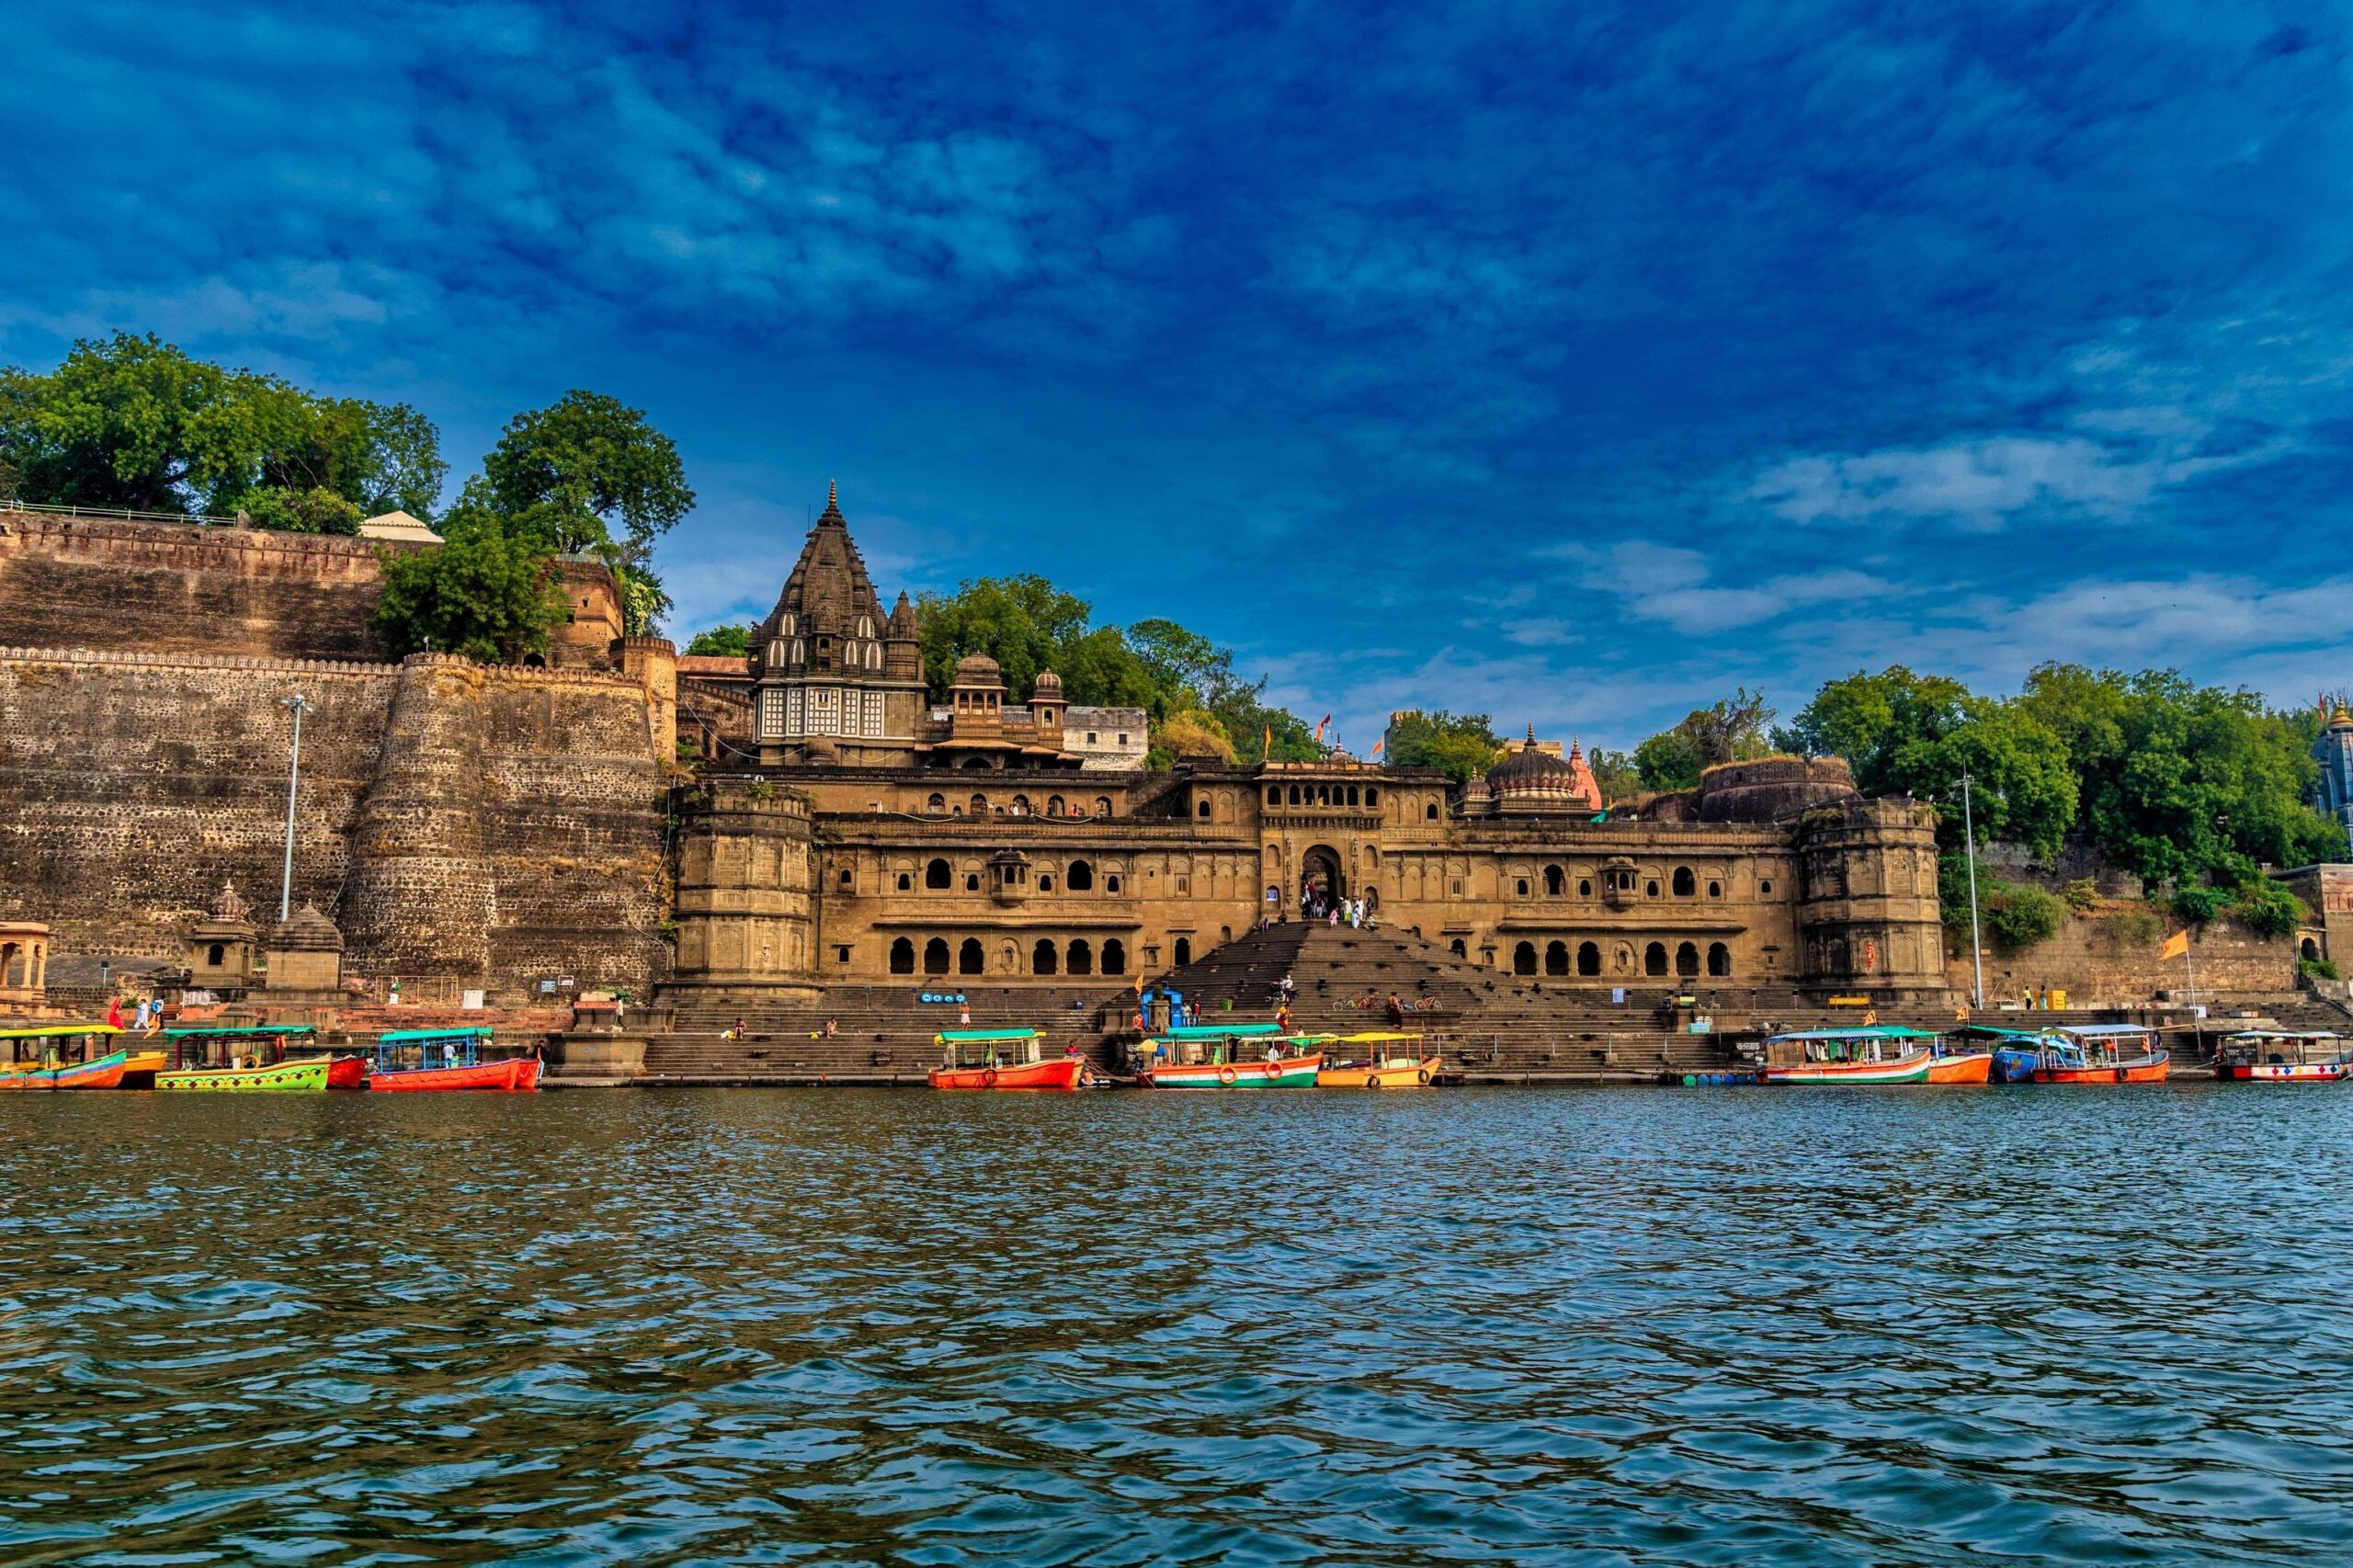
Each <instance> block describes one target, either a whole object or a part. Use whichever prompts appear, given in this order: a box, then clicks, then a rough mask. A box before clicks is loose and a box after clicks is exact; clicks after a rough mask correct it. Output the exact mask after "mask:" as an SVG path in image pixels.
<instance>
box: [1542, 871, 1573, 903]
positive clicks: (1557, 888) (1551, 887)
mask: <svg viewBox="0 0 2353 1568" xmlns="http://www.w3.org/2000/svg"><path fill="white" fill-rule="evenodd" d="M1567 884H1568V879H1567V878H1566V877H1564V876H1563V874H1562V872H1561V868H1560V867H1558V866H1547V867H1545V868H1544V896H1545V897H1546V898H1558V897H1560V896H1561V890H1562V889H1563V887H1565V886H1567Z"/></svg>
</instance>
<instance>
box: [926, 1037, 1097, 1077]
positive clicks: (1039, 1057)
mask: <svg viewBox="0 0 2353 1568" xmlns="http://www.w3.org/2000/svg"><path fill="white" fill-rule="evenodd" d="M1042 1040H1043V1037H1042V1036H1041V1035H1040V1034H1039V1032H1038V1031H1037V1030H1036V1029H943V1030H941V1031H940V1032H939V1033H938V1035H936V1036H934V1037H933V1039H932V1043H933V1044H934V1045H937V1046H938V1047H939V1048H940V1051H941V1053H942V1055H941V1061H940V1064H939V1065H938V1066H937V1067H935V1068H933V1069H932V1070H931V1074H930V1079H931V1086H932V1087H933V1088H935V1089H1075V1088H1077V1087H1078V1085H1079V1084H1080V1081H1081V1080H1082V1079H1083V1078H1084V1077H1085V1076H1086V1057H1084V1056H1080V1055H1076V1054H1072V1055H1066V1056H1058V1057H1053V1058H1051V1059H1050V1058H1048V1057H1047V1056H1046V1055H1045V1048H1044V1045H1043V1043H1042Z"/></svg>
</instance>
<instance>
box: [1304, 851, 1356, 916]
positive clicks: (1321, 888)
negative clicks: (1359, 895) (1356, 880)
mask: <svg viewBox="0 0 2353 1568" xmlns="http://www.w3.org/2000/svg"><path fill="white" fill-rule="evenodd" d="M1299 892H1300V896H1301V898H1302V901H1304V900H1306V899H1310V898H1313V899H1318V900H1321V901H1322V903H1323V904H1324V907H1325V908H1327V909H1328V908H1330V907H1331V905H1332V903H1333V902H1334V901H1335V900H1337V899H1343V898H1346V897H1347V895H1348V887H1347V881H1346V880H1345V879H1344V878H1343V877H1342V876H1341V874H1340V852H1339V851H1338V850H1336V849H1334V848H1331V847H1330V846H1326V845H1322V844H1319V845H1317V846H1315V847H1314V848H1313V849H1311V850H1309V851H1308V852H1307V853H1306V854H1304V855H1302V856H1301V857H1300V858H1299Z"/></svg>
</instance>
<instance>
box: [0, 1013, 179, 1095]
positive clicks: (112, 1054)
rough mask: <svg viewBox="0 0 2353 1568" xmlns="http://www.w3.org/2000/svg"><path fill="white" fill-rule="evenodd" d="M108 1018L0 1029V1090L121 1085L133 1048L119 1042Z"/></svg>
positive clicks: (135, 1058) (134, 1056) (137, 1058)
mask: <svg viewBox="0 0 2353 1568" xmlns="http://www.w3.org/2000/svg"><path fill="white" fill-rule="evenodd" d="M121 1034H122V1031H121V1030H120V1029H119V1028H116V1027H115V1026H114V1025H112V1024H78V1023H60V1024H26V1025H20V1026H18V1027H17V1028H6V1029H0V1053H5V1054H6V1060H5V1061H0V1090H5V1089H115V1088H120V1087H122V1086H123V1084H124V1082H125V1076H126V1074H128V1073H129V1072H130V1071H131V1067H132V1065H133V1064H134V1062H141V1061H143V1058H144V1056H145V1055H146V1054H147V1053H145V1052H139V1053H133V1052H132V1051H129V1050H127V1049H121V1048H119V1037H120V1036H121Z"/></svg>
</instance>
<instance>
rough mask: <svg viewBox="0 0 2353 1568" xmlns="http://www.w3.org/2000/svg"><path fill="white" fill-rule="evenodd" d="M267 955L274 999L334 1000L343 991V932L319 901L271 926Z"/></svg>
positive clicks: (269, 984) (270, 990)
mask: <svg viewBox="0 0 2353 1568" xmlns="http://www.w3.org/2000/svg"><path fill="white" fill-rule="evenodd" d="M267 957H268V962H269V974H268V978H267V985H268V988H269V994H270V997H271V999H272V1000H273V1001H276V1000H280V999H282V998H285V997H298V998H305V999H311V1000H321V1001H333V1000H335V999H337V998H339V997H340V996H341V995H342V994H343V933H342V932H340V931H338V930H336V929H335V922H334V921H332V920H329V919H328V918H327V917H326V916H325V915H321V914H320V913H319V911H318V907H317V906H316V905H315V904H308V903H306V904H304V905H303V906H302V907H301V908H300V909H298V910H296V911H295V912H294V913H293V914H292V915H289V916H288V917H287V918H285V919H284V920H281V921H279V922H278V924H277V925H276V926H272V927H270V932H269V946H268V949H267Z"/></svg>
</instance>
